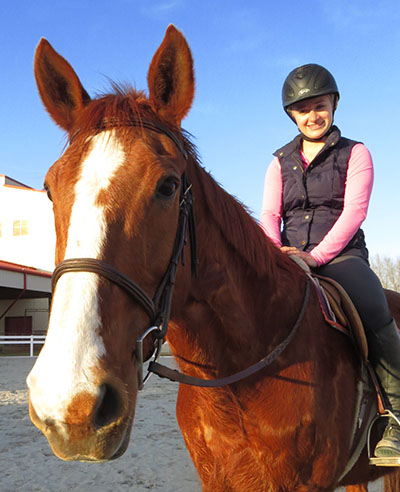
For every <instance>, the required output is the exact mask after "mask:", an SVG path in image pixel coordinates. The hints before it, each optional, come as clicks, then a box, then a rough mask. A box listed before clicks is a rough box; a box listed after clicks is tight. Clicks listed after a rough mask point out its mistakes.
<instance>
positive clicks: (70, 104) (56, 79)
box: [35, 38, 90, 131]
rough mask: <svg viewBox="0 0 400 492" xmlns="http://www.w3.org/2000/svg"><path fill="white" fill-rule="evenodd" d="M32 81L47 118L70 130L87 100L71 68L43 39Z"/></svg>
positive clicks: (85, 93)
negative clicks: (47, 115) (34, 83)
mask: <svg viewBox="0 0 400 492" xmlns="http://www.w3.org/2000/svg"><path fill="white" fill-rule="evenodd" d="M35 78H36V83H37V86H38V89H39V94H40V97H41V98H42V101H43V104H44V106H45V108H46V109H47V111H48V112H49V114H50V116H51V117H52V118H53V120H54V121H55V122H56V123H57V125H59V126H61V128H63V129H64V130H67V131H70V130H71V129H72V127H73V125H74V122H75V120H76V117H77V115H78V113H79V112H80V111H81V109H82V108H83V106H84V105H85V104H87V103H88V102H89V101H90V97H89V95H88V93H87V92H86V91H85V89H84V88H83V86H82V84H81V82H80V80H79V79H78V76H77V75H76V73H75V72H74V70H73V68H72V67H71V65H70V64H69V63H68V62H67V61H66V60H65V59H64V58H63V57H62V56H61V55H59V54H58V53H57V52H56V51H55V50H54V49H53V48H52V46H51V45H50V43H49V42H48V41H46V39H43V38H42V39H41V40H40V43H39V45H38V47H37V48H36V53H35Z"/></svg>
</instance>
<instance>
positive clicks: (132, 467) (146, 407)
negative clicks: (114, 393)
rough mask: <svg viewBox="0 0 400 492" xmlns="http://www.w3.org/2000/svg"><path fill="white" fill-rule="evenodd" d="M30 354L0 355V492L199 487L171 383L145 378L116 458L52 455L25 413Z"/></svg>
mask: <svg viewBox="0 0 400 492" xmlns="http://www.w3.org/2000/svg"><path fill="white" fill-rule="evenodd" d="M35 360H36V359H35V358H28V357H26V358H0V457H1V474H0V491H1V492H74V491H79V492H122V491H124V492H127V491H135V492H147V491H149V490H158V491H162V492H200V491H201V485H200V481H199V480H198V478H197V475H196V471H195V469H194V467H193V465H192V462H191V460H190V457H189V454H188V452H187V450H186V447H185V444H184V442H183V439H182V436H181V434H180V431H179V428H178V425H177V423H176V419H175V401H176V392H177V389H178V385H177V384H176V383H171V382H169V381H166V380H161V379H159V378H158V377H157V376H153V377H152V378H151V379H150V381H149V382H148V384H147V385H146V387H145V389H144V391H143V392H142V393H141V394H140V396H139V400H138V404H137V407H136V416H135V424H134V428H133V434H132V439H131V443H130V445H129V447H128V450H127V451H126V453H125V454H124V455H123V456H122V457H121V458H119V459H118V460H116V461H114V462H111V463H100V464H97V463H76V462H74V463H68V462H63V461H61V460H59V459H58V458H56V457H55V456H54V455H53V453H52V451H51V449H50V447H49V445H48V443H47V440H46V438H45V437H44V436H43V435H42V434H41V432H40V431H39V430H37V429H36V428H35V427H34V426H33V424H32V423H31V421H30V419H29V415H28V392H27V389H26V384H25V378H26V376H27V375H28V373H29V371H30V369H31V367H32V366H33V364H34V362H35ZM165 361H166V359H165V358H164V359H163V362H165ZM381 490H382V489H381V486H380V484H378V483H377V484H376V486H375V487H373V486H370V492H381ZM339 491H341V492H342V491H343V489H338V492H339Z"/></svg>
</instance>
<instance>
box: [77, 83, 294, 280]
mask: <svg viewBox="0 0 400 492" xmlns="http://www.w3.org/2000/svg"><path fill="white" fill-rule="evenodd" d="M111 85H112V89H113V91H112V93H108V94H103V95H99V96H97V98H96V99H93V100H91V101H90V103H89V104H88V105H87V106H86V107H85V108H84V109H83V111H82V112H81V114H80V116H79V118H78V120H77V122H76V124H75V127H74V128H73V129H72V131H71V133H70V134H71V135H74V134H75V135H77V136H78V137H79V136H81V137H83V138H85V136H86V135H88V134H93V131H99V132H100V131H102V130H104V129H105V128H107V127H113V128H114V127H118V128H119V129H120V131H123V130H124V128H127V131H128V128H129V125H127V122H128V121H129V119H130V118H135V119H136V120H139V121H140V120H141V119H149V120H150V121H157V122H159V123H161V124H163V125H165V126H169V127H170V128H171V130H172V131H174V133H175V134H177V135H178V136H180V137H181V138H182V141H183V144H184V146H185V148H186V150H187V152H188V154H189V156H190V160H191V161H192V162H193V164H194V166H193V169H194V170H195V173H196V177H197V179H198V181H199V185H200V186H201V188H202V190H203V193H204V198H205V200H206V203H207V207H208V209H209V212H210V217H212V219H213V220H214V221H215V223H216V224H217V226H218V227H219V228H220V230H221V233H222V235H223V236H224V237H225V239H226V241H227V242H228V243H229V244H230V246H231V247H232V248H234V250H235V251H236V252H237V253H238V254H239V255H240V256H241V258H242V259H243V260H244V262H245V263H246V264H247V265H248V266H249V267H250V268H251V269H252V270H254V272H255V273H256V274H257V275H258V276H261V277H262V276H270V277H272V276H273V277H275V275H276V267H277V266H279V267H281V268H283V269H285V270H291V271H293V270H296V267H294V265H293V264H292V262H291V261H290V260H288V258H287V257H286V256H285V255H282V254H280V253H279V250H278V248H276V247H275V246H274V244H273V243H272V241H270V240H269V239H268V238H267V237H266V235H265V233H264V232H263V230H262V229H261V227H260V226H259V224H258V223H257V222H256V221H255V219H254V218H253V217H252V216H251V215H250V213H249V211H248V210H247V209H246V207H245V206H244V205H243V204H241V203H240V202H239V201H238V200H237V199H236V198H234V197H233V196H232V195H230V194H229V193H227V192H226V191H225V190H224V189H223V188H222V187H221V186H220V185H219V184H218V183H217V182H216V181H215V180H214V178H213V177H212V176H211V174H209V173H208V172H206V171H205V170H204V168H203V167H202V166H201V165H200V162H199V161H200V160H199V157H198V153H197V150H196V147H195V145H194V144H193V143H192V142H191V140H190V134H189V133H187V132H185V131H184V130H182V129H180V128H172V127H171V126H170V125H168V123H167V122H165V121H163V120H161V119H160V118H159V117H158V116H157V115H156V114H155V113H154V111H153V110H152V108H151V105H150V102H149V100H148V98H147V96H146V94H145V93H144V92H141V91H136V90H135V89H133V88H132V87H130V86H128V85H119V84H116V83H114V82H111Z"/></svg>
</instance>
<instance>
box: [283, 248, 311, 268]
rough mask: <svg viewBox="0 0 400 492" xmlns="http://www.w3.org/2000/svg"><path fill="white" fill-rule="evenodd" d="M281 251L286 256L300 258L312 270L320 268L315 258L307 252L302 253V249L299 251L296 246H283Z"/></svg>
mask: <svg viewBox="0 0 400 492" xmlns="http://www.w3.org/2000/svg"><path fill="white" fill-rule="evenodd" d="M281 251H282V253H285V254H286V255H296V256H298V257H299V258H301V259H302V260H303V261H304V262H305V263H307V265H308V266H309V267H311V268H316V267H317V266H318V263H317V262H316V261H315V260H314V258H313V257H312V256H311V255H310V254H309V253H306V252H305V251H301V250H300V249H297V248H295V247H294V246H282V247H281Z"/></svg>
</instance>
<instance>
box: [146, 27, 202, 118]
mask: <svg viewBox="0 0 400 492" xmlns="http://www.w3.org/2000/svg"><path fill="white" fill-rule="evenodd" d="M147 83H148V86H149V93H150V103H151V105H152V107H153V110H154V111H155V112H157V113H159V114H160V115H161V116H162V117H163V118H165V119H166V120H167V121H170V122H171V123H173V124H175V125H177V126H179V125H180V123H181V121H182V119H183V118H184V117H185V116H186V115H187V113H188V111H189V109H190V107H191V106H192V102H193V96H194V74H193V59H192V54H191V52H190V49H189V46H188V44H187V42H186V39H185V38H184V36H183V34H182V33H181V32H180V31H178V30H177V29H176V27H174V26H173V25H172V24H171V25H170V26H168V29H167V32H166V33H165V37H164V40H163V42H162V43H161V45H160V47H159V48H158V50H157V51H156V53H155V54H154V57H153V60H152V62H151V65H150V68H149V72H148V75H147Z"/></svg>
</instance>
